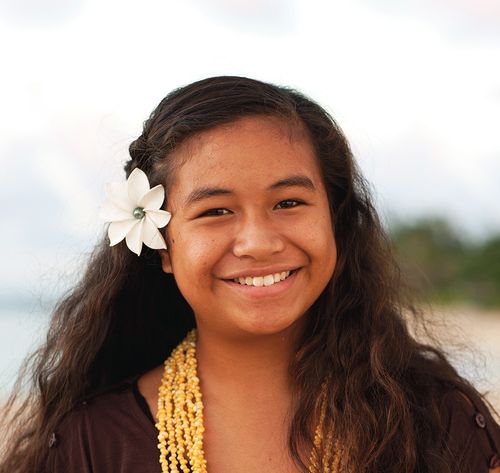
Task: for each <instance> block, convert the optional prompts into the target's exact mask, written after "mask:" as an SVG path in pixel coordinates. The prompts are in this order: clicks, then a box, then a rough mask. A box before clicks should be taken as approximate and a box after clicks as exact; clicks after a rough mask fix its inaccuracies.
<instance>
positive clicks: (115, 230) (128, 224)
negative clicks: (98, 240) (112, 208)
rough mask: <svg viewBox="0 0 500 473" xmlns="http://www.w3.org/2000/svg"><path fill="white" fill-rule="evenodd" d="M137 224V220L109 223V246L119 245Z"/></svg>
mask: <svg viewBox="0 0 500 473" xmlns="http://www.w3.org/2000/svg"><path fill="white" fill-rule="evenodd" d="M137 223H139V220H137V219H135V218H131V219H130V220H122V221H120V222H111V223H110V224H109V228H108V237H109V241H110V244H109V246H113V245H116V244H117V243H120V242H121V241H122V240H123V239H124V238H125V236H126V235H127V234H128V232H129V231H130V230H131V229H132V228H133V227H134V225H136V224H137Z"/></svg>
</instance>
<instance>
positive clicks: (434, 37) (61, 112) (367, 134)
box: [0, 0, 500, 301]
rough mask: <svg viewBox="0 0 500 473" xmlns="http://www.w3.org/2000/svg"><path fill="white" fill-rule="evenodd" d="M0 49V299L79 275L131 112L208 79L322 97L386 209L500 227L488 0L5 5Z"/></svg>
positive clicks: (495, 50) (9, 0) (465, 229)
mask: <svg viewBox="0 0 500 473" xmlns="http://www.w3.org/2000/svg"><path fill="white" fill-rule="evenodd" d="M0 52H1V57H2V70H3V72H2V75H1V76H0V101H1V102H0V103H1V104H2V108H3V110H2V113H1V114H0V165H1V169H2V172H1V173H0V202H1V203H2V207H3V219H2V220H3V221H2V232H1V233H0V245H1V248H2V260H3V262H2V265H1V268H0V301H2V300H9V298H13V297H14V298H17V297H25V296H26V297H47V298H50V296H51V295H55V294H56V293H57V292H58V291H60V290H61V289H62V288H64V287H65V286H66V285H67V284H68V281H70V280H71V278H77V277H78V275H79V273H80V272H81V271H82V269H83V264H82V262H83V261H84V260H85V257H86V255H87V254H88V252H89V251H91V249H92V247H93V245H94V244H95V242H96V241H97V240H98V239H99V238H100V237H101V236H102V234H103V231H104V224H103V222H101V221H100V220H99V219H98V216H97V212H98V207H99V206H100V204H101V203H102V201H103V200H104V184H105V183H106V182H109V181H114V180H121V179H124V174H123V171H122V166H123V163H124V162H125V161H126V160H127V148H128V145H129V143H130V142H131V141H132V140H133V139H134V138H135V137H136V136H138V135H139V134H140V132H141V126H142V122H143V121H144V120H145V119H146V118H147V117H148V115H149V114H150V112H151V111H152V110H153V108H154V107H155V106H156V105H157V104H158V102H159V101H160V100H161V98H163V97H164V96H165V95H166V94H167V93H168V92H169V91H171V90H172V89H173V88H176V87H179V86H181V85H185V84H187V83H190V82H192V81H194V80H198V79H201V78H204V77H208V76H212V75H227V74H234V75H244V76H249V77H253V78H256V79H261V80H265V81H270V82H273V83H277V84H280V85H288V86H292V87H295V88H297V89H299V90H301V91H302V92H304V93H306V94H307V95H309V96H310V97H312V98H313V99H315V100H316V101H318V102H319V103H321V104H322V105H323V106H324V107H325V108H326V109H327V110H328V111H329V112H330V113H331V114H332V115H333V116H334V118H335V119H336V120H337V122H338V123H339V124H340V126H341V127H342V128H343V130H344V131H345V133H346V135H347V137H348V139H349V141H350V143H351V146H352V148H353V151H354V154H355V156H356V158H357V160H358V163H359V165H360V167H361V169H362V171H363V172H364V174H365V176H366V177H367V178H368V180H369V181H370V182H371V184H372V186H373V192H374V196H375V199H376V203H377V207H378V208H379V210H380V212H381V215H382V217H383V219H384V220H387V221H398V220H411V219H414V218H418V217H421V216H425V215H437V216H444V217H446V218H447V219H449V220H450V222H451V223H452V224H453V225H455V226H456V227H457V228H458V229H459V230H460V231H461V232H462V233H463V234H464V235H465V236H467V237H470V238H485V237H487V236H488V235H490V234H492V233H494V232H500V206H499V204H498V202H500V133H499V131H498V130H499V125H500V3H498V2H497V1H493V0H453V1H452V0H432V1H431V0H419V1H417V0H407V1H405V2H401V1H400V0H398V1H396V0H380V1H374V0H372V1H368V0H348V1H337V0H328V1H323V0H322V1H320V0H182V1H173V0H161V1H160V0H143V1H141V2H136V1H134V2H132V1H117V0H107V1H105V2H103V1H97V0H24V1H23V0H0Z"/></svg>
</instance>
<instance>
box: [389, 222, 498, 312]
mask: <svg viewBox="0 0 500 473" xmlns="http://www.w3.org/2000/svg"><path fill="white" fill-rule="evenodd" d="M390 233H391V238H392V241H393V245H394V249H395V253H396V257H397V259H398V261H399V264H400V266H401V269H402V272H403V274H404V276H405V277H406V280H407V282H408V283H409V285H410V287H412V288H413V289H415V290H416V291H417V293H419V294H421V295H422V296H423V297H424V298H425V299H428V300H432V301H434V302H438V303H442V304H448V303H471V304H475V305H480V306H483V307H500V235H497V236H494V237H491V238H489V239H487V240H485V241H482V242H471V241H469V240H467V239H465V238H462V237H461V236H460V235H459V234H458V232H457V231H456V230H454V229H453V228H452V227H451V226H450V225H449V224H448V223H447V222H446V221H444V220H441V219H433V218H429V219H422V220H419V221H416V222H414V223H412V224H404V225H398V226H396V227H394V228H393V229H392V231H391V232H390Z"/></svg>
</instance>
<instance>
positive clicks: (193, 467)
mask: <svg viewBox="0 0 500 473" xmlns="http://www.w3.org/2000/svg"><path fill="white" fill-rule="evenodd" d="M164 366H165V367H164V371H163V377H162V381H161V385H160V388H159V391H158V414H157V417H158V422H157V423H156V428H157V429H158V449H159V451H160V464H161V471H162V473H180V472H182V473H190V472H192V473H207V461H206V460H205V452H204V451H203V432H204V431H205V428H204V425H203V402H202V397H201V390H200V380H199V378H198V375H197V361H196V330H195V329H194V330H191V331H190V332H189V333H188V334H187V336H186V338H185V339H184V340H183V341H182V342H181V343H180V344H179V345H178V346H177V347H176V348H175V349H174V350H173V351H172V354H171V355H170V356H169V357H168V358H167V359H166V360H165V363H164ZM323 393H324V390H323ZM325 414H326V396H325V395H324V394H323V396H322V402H321V410H320V419H319V423H318V425H317V427H316V431H315V435H314V447H313V448H312V450H311V455H310V458H309V468H308V469H309V472H310V473H322V472H321V471H320V469H319V453H318V452H319V451H320V450H321V445H322V443H323V438H322V431H323V427H324V422H325ZM322 464H323V473H337V472H338V471H339V468H340V455H339V443H338V440H337V439H336V440H335V441H333V432H332V430H331V429H330V430H329V432H328V434H327V437H326V440H325V444H324V454H323V461H322Z"/></svg>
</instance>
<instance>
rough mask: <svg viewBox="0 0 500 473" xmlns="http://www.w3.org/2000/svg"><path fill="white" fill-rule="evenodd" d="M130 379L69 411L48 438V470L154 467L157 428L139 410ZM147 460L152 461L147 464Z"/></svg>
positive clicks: (85, 471) (83, 471)
mask: <svg viewBox="0 0 500 473" xmlns="http://www.w3.org/2000/svg"><path fill="white" fill-rule="evenodd" d="M133 382H134V380H132V379H128V380H125V381H123V382H121V383H118V384H116V385H114V386H111V387H109V388H108V389H106V390H105V391H102V392H100V393H99V394H95V395H93V396H90V397H88V398H87V399H85V400H84V401H83V402H81V403H80V404H79V405H78V406H76V407H75V408H74V409H72V410H71V411H70V412H68V413H67V414H66V415H65V416H64V418H63V419H62V421H61V422H60V424H59V425H58V427H57V428H56V430H55V431H54V432H53V433H52V435H51V438H50V440H49V445H48V447H49V454H48V455H49V460H48V464H49V470H48V471H49V472H50V473H52V472H54V473H59V472H65V473H73V472H75V473H76V472H79V473H80V472H81V473H90V472H92V473H99V472H101V471H102V472H106V471H115V470H116V467H117V463H118V464H120V468H122V469H120V471H123V472H128V471H134V470H133V468H137V469H136V471H138V472H141V471H154V470H142V469H141V467H140V466H139V465H140V464H141V463H147V462H153V464H154V465H155V466H156V463H157V459H156V457H157V452H156V443H157V442H156V430H155V427H154V425H152V424H151V423H150V422H149V421H148V419H147V418H146V416H145V415H144V413H143V412H142V411H141V410H140V408H139V406H138V404H137V402H136V400H135V397H134V393H133ZM149 464H151V463H149ZM134 465H135V466H134Z"/></svg>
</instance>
